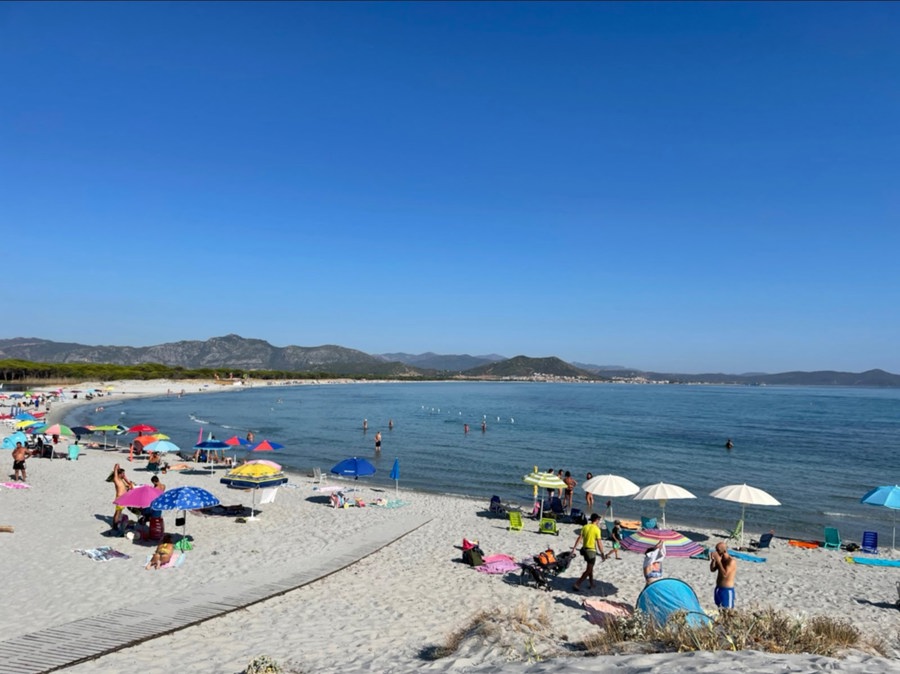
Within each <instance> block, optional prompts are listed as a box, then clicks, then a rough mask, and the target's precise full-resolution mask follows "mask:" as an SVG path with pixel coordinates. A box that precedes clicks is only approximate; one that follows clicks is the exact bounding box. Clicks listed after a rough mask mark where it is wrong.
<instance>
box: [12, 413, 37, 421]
mask: <svg viewBox="0 0 900 674" xmlns="http://www.w3.org/2000/svg"><path fill="white" fill-rule="evenodd" d="M13 419H15V420H16V421H34V420H35V419H37V417H36V416H34V415H33V414H31V413H30V412H19V413H18V414H17V415H16V416H14V417H13Z"/></svg>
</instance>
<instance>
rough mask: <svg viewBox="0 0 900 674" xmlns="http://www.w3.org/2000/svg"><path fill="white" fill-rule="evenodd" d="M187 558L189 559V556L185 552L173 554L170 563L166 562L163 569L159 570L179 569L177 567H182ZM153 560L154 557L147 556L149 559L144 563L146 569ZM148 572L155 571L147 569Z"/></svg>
mask: <svg viewBox="0 0 900 674" xmlns="http://www.w3.org/2000/svg"><path fill="white" fill-rule="evenodd" d="M185 557H187V555H186V554H184V553H183V552H176V553H175V554H173V555H172V556H171V557H170V558H169V561H168V562H166V563H165V564H163V565H162V566H161V567H159V568H161V569H174V568H177V567H179V566H181V565H182V564H184V559H185ZM151 559H153V555H147V559H146V560H145V561H144V566H145V567H146V566H147V565H148V564H149V563H150V560H151ZM147 570H148V571H153V569H147Z"/></svg>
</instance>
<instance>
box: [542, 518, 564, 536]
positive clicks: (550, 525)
mask: <svg viewBox="0 0 900 674" xmlns="http://www.w3.org/2000/svg"><path fill="white" fill-rule="evenodd" d="M539 527H540V532H541V533H542V534H553V535H554V536H559V529H557V528H556V520H555V519H553V518H552V517H545V518H544V519H542V520H541V523H540V525H539Z"/></svg>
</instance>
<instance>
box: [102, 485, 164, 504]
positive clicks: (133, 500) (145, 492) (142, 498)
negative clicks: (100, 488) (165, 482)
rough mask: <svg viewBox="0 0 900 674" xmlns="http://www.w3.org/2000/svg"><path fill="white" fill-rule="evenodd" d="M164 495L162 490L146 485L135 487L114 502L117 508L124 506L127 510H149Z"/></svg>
mask: <svg viewBox="0 0 900 674" xmlns="http://www.w3.org/2000/svg"><path fill="white" fill-rule="evenodd" d="M163 493H164V492H163V490H162V489H157V488H156V487H154V486H152V485H149V484H144V485H141V486H140V487H135V488H134V489H130V490H128V491H126V492H125V493H124V494H122V495H121V496H120V497H119V498H117V499H116V500H115V501H113V503H115V504H116V505H117V506H124V507H126V508H147V507H149V506H150V504H151V503H153V501H155V500H156V498H157V497H158V496H161V495H162V494H163Z"/></svg>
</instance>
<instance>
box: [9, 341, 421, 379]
mask: <svg viewBox="0 0 900 674" xmlns="http://www.w3.org/2000/svg"><path fill="white" fill-rule="evenodd" d="M5 358H12V359H20V360H28V361H34V362H40V363H111V364H116V365H139V364H142V363H160V364H162V365H169V366H173V367H184V368H188V369H199V368H222V369H227V368H240V369H244V370H279V371H287V372H328V373H333V374H340V375H348V376H362V375H376V376H379V375H381V376H419V375H420V374H421V373H420V372H419V371H418V370H416V369H414V368H410V367H409V366H407V365H404V364H403V363H396V362H394V363H391V362H386V361H384V360H383V359H381V358H377V357H376V356H370V355H369V354H367V353H363V352H362V351H356V350H355V349H347V348H345V347H342V346H332V345H324V346H313V347H303V346H286V347H276V346H272V345H271V344H269V343H268V342H266V341H264V340H261V339H247V338H244V337H240V336H239V335H226V336H224V337H213V338H211V339H207V340H206V341H202V342H201V341H182V342H170V343H167V344H159V345H156V346H146V347H133V346H87V345H84V344H73V343H68V342H51V341H48V340H45V339H32V338H15V339H4V340H0V359H5Z"/></svg>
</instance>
